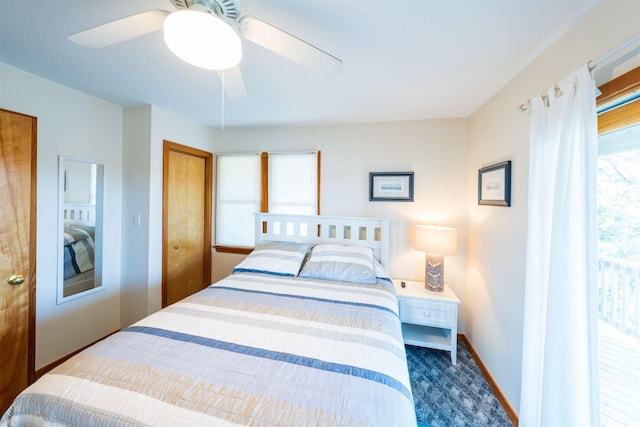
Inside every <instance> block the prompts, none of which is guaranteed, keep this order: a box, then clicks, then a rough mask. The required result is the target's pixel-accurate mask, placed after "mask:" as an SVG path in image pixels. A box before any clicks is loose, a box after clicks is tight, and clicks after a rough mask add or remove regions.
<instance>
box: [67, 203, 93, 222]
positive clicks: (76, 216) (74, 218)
mask: <svg viewBox="0 0 640 427" xmlns="http://www.w3.org/2000/svg"><path fill="white" fill-rule="evenodd" d="M62 218H64V223H65V224H74V225H95V223H96V207H95V205H87V204H72V203H65V204H64V207H63V212H62Z"/></svg>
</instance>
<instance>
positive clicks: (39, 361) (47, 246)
mask: <svg viewBox="0 0 640 427" xmlns="http://www.w3.org/2000/svg"><path fill="white" fill-rule="evenodd" d="M0 107H1V108H4V109H7V110H12V111H16V112H20V113H24V114H28V115H31V116H35V117H37V118H38V168H37V173H38V180H37V186H38V189H37V203H38V205H37V209H38V211H37V224H38V227H37V252H36V257H37V265H36V275H37V287H36V368H40V367H42V366H44V365H47V364H48V363H51V362H53V361H55V360H57V359H59V358H60V357H63V356H65V355H67V354H68V353H70V352H72V351H74V350H76V349H78V348H80V347H83V346H84V345H86V344H89V343H91V342H93V341H95V340H97V339H99V338H101V337H103V336H105V335H107V334H109V333H111V332H113V331H115V330H116V329H118V328H119V327H120V318H119V313H120V297H119V293H120V255H119V254H120V227H121V220H120V212H121V205H120V203H121V198H120V194H121V191H122V182H121V169H122V108H121V107H119V106H116V105H114V104H111V103H108V102H106V101H103V100H100V99H98V98H95V97H93V96H89V95H86V94H84V93H81V92H78V91H76V90H73V89H70V88H68V87H65V86H61V85H59V84H56V83H53V82H51V81H48V80H44V79H42V78H40V77H36V76H34V75H32V74H28V73H26V72H24V71H22V70H19V69H17V68H14V67H11V66H9V65H6V64H3V63H0ZM60 154H64V155H70V156H74V157H79V158H85V159H90V160H97V161H101V162H104V163H105V203H104V207H105V211H104V231H105V233H104V262H103V265H104V266H105V269H104V272H103V273H104V275H103V280H102V284H103V290H102V291H101V292H97V293H94V294H91V295H88V296H84V297H81V298H78V299H74V300H72V301H69V302H66V303H64V304H60V305H58V304H56V277H57V265H56V259H57V258H56V256H57V251H58V235H57V231H58V226H57V224H58V222H57V221H58V213H57V212H58V199H57V197H58V196H57V195H58V156H59V155H60Z"/></svg>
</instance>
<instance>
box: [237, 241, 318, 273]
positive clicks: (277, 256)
mask: <svg viewBox="0 0 640 427" xmlns="http://www.w3.org/2000/svg"><path fill="white" fill-rule="evenodd" d="M309 248H310V246H309V245H308V244H306V243H295V242H268V243H264V244H262V245H259V246H256V248H255V250H254V251H253V252H251V253H250V254H249V255H248V256H247V257H246V258H245V259H244V260H243V261H242V262H241V263H240V264H238V265H237V266H236V267H235V268H234V269H233V272H234V273H241V272H252V273H266V274H275V275H278V276H294V277H295V276H297V275H298V272H299V271H300V267H301V266H302V262H303V261H304V259H305V257H306V256H307V252H309Z"/></svg>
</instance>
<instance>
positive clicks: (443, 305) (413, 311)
mask: <svg viewBox="0 0 640 427" xmlns="http://www.w3.org/2000/svg"><path fill="white" fill-rule="evenodd" d="M401 282H404V283H405V284H406V287H404V288H403V287H402V286H401ZM393 284H394V285H395V288H396V294H397V295H398V304H399V306H400V307H399V309H400V321H401V322H402V336H403V338H404V342H405V344H410V345H417V346H420V347H429V348H435V349H438V350H447V351H450V352H451V363H452V364H453V365H455V364H456V346H457V344H458V304H460V300H459V299H458V297H457V296H456V294H454V293H453V291H452V290H451V288H449V287H448V286H446V285H445V287H444V291H443V292H433V291H428V290H427V289H425V287H424V282H415V281H411V280H402V281H401V280H398V279H393Z"/></svg>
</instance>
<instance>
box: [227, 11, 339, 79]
mask: <svg viewBox="0 0 640 427" xmlns="http://www.w3.org/2000/svg"><path fill="white" fill-rule="evenodd" d="M239 24H240V32H241V33H242V35H243V36H244V37H245V38H246V39H247V40H250V41H252V42H254V43H256V44H259V45H260V46H262V47H265V48H267V49H269V50H272V51H274V52H276V53H277V54H280V55H282V56H284V57H285V58H288V59H290V60H292V61H294V62H296V63H298V64H300V65H303V66H305V67H308V68H311V69H312V70H317V71H320V72H323V73H326V74H328V75H335V74H337V73H338V72H339V71H340V68H341V67H342V61H341V60H339V59H338V58H336V57H335V56H333V55H331V54H329V53H327V52H325V51H323V50H321V49H318V48H317V47H315V46H313V45H311V44H309V43H307V42H305V41H304V40H301V39H299V38H297V37H296V36H293V35H291V34H289V33H287V32H286V31H283V30H281V29H279V28H276V27H274V26H273V25H270V24H267V23H266V22H264V21H261V20H259V19H258V18H254V17H253V16H249V15H247V16H243V17H242V18H240V21H239Z"/></svg>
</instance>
